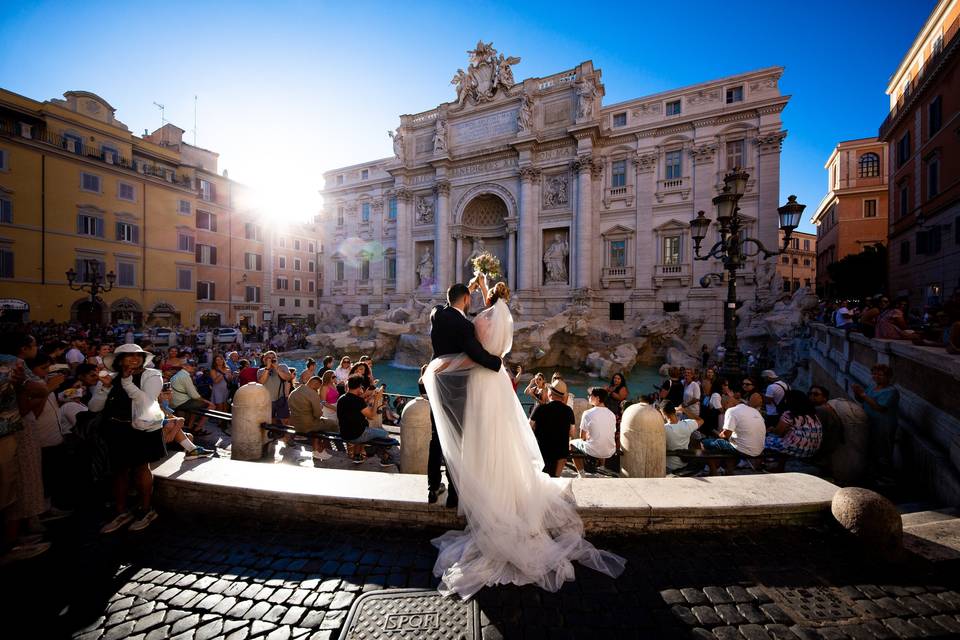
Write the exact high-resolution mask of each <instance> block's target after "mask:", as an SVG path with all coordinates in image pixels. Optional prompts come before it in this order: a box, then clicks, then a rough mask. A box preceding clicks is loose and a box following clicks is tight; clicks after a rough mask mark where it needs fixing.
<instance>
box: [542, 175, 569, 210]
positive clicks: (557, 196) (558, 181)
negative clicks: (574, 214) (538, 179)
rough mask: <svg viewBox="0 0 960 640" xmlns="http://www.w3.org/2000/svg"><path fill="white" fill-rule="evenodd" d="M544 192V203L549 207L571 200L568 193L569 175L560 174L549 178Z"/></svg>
mask: <svg viewBox="0 0 960 640" xmlns="http://www.w3.org/2000/svg"><path fill="white" fill-rule="evenodd" d="M545 186H546V189H545V190H544V193H543V204H544V206H547V207H559V206H563V205H565V204H567V203H568V202H569V196H568V195H567V176H566V175H565V174H559V175H555V176H550V177H549V178H547V184H546V185H545Z"/></svg>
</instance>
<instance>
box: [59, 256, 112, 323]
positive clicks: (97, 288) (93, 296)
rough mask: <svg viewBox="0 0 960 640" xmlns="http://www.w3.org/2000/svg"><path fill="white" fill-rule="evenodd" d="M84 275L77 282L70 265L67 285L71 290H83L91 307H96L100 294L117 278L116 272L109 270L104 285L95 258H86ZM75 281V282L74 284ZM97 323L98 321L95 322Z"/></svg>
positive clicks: (110, 288)
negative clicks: (87, 295)
mask: <svg viewBox="0 0 960 640" xmlns="http://www.w3.org/2000/svg"><path fill="white" fill-rule="evenodd" d="M86 265H87V266H86V272H87V273H86V275H85V277H83V279H81V280H80V281H79V282H77V276H78V274H77V272H76V271H74V270H73V268H72V267H71V268H70V269H68V270H67V285H68V286H69V287H70V290H71V291H84V292H86V293H89V294H90V304H91V305H92V306H93V308H96V306H97V303H98V302H102V300H100V294H101V293H106V292H107V291H111V290H112V289H113V283H114V282H116V280H117V274H115V273H114V272H113V271H110V272H109V273H107V275H106V281H107V283H106V285H104V284H103V279H102V276H101V275H100V267H99V264H98V263H97V261H96V260H87V261H86ZM74 283H77V284H74ZM97 324H99V321H98V322H97Z"/></svg>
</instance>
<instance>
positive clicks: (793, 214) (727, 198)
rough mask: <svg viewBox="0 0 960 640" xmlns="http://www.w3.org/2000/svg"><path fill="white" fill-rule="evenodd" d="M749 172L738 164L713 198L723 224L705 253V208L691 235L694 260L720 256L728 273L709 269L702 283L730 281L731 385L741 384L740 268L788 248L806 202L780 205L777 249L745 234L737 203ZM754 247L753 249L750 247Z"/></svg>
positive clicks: (726, 312)
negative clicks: (780, 237)
mask: <svg viewBox="0 0 960 640" xmlns="http://www.w3.org/2000/svg"><path fill="white" fill-rule="evenodd" d="M749 179H750V175H749V174H748V173H747V172H746V171H743V170H741V169H739V168H737V169H734V170H733V171H731V172H730V173H728V174H727V175H726V176H725V177H724V179H723V182H724V186H723V190H722V191H721V192H720V194H719V195H718V196H717V197H715V198H714V199H713V205H714V206H715V207H716V208H717V224H718V225H719V227H720V239H719V240H717V242H716V243H714V245H713V246H712V247H710V250H709V251H707V252H706V254H705V255H700V249H701V246H700V245H701V244H702V243H703V240H704V238H706V237H707V233H708V232H709V231H710V225H711V222H712V221H711V220H710V218H708V217H707V216H706V213H704V212H703V211H698V212H697V217H695V218H694V219H693V220H691V221H690V236H691V237H692V238H693V247H694V259H695V260H720V261H722V262H723V268H724V270H725V271H726V273H708V274H707V275H705V276H703V278H701V279H700V285H701V286H703V287H709V286H710V284H711V282H712V281H714V280H716V281H718V282H722V281H724V280H726V281H727V301H726V303H724V308H723V328H724V334H725V335H724V340H723V346H724V348H725V349H726V353H725V354H724V358H723V365H722V367H721V373H722V375H723V376H724V377H726V378H727V380H729V381H730V384H731V385H738V384H739V381H740V376H741V375H742V373H743V372H742V370H741V368H740V349H739V346H738V345H737V270H738V269H740V268H742V267H743V265H744V263H745V262H746V259H747V258H752V257H753V256H757V255H761V254H762V255H763V259H764V260H766V259H768V258H771V257H773V256H777V255H780V254H781V253H783V252H784V251H786V248H787V246H788V245H789V243H790V236H791V234H792V233H793V230H794V229H796V228H797V226H798V225H799V224H800V216H801V215H802V214H803V210H804V209H805V208H806V205H803V204H800V203H798V202H797V197H796V196H790V197H789V198H787V204H785V205H783V206H782V207H779V208H778V209H777V215H778V216H779V218H780V230H781V231H783V246H782V247H780V248H779V249H777V250H773V251H771V250H769V249H767V248H766V247H765V246H764V245H763V243H762V242H760V241H759V240H757V239H756V238H748V237H744V235H743V228H742V227H743V220H742V219H741V217H740V208H739V207H738V206H737V203H738V202H739V201H740V198H741V197H743V194H744V193H745V192H746V190H747V181H748V180H749ZM751 247H752V248H753V250H751Z"/></svg>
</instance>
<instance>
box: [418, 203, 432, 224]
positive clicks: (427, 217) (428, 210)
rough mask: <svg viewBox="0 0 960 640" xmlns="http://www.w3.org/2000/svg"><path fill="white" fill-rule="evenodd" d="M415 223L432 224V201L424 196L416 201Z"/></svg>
mask: <svg viewBox="0 0 960 640" xmlns="http://www.w3.org/2000/svg"><path fill="white" fill-rule="evenodd" d="M417 224H433V203H432V202H430V201H428V200H427V199H426V198H420V201H419V202H418V203H417Z"/></svg>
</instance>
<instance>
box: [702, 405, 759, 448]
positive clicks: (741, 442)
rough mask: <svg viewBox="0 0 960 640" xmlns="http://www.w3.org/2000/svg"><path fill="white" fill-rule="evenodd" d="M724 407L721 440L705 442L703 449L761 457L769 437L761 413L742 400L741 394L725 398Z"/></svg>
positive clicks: (710, 439)
mask: <svg viewBox="0 0 960 640" xmlns="http://www.w3.org/2000/svg"><path fill="white" fill-rule="evenodd" d="M723 406H724V408H725V409H726V411H724V413H723V429H722V430H721V431H720V437H719V438H708V439H706V440H704V441H703V443H702V444H703V448H704V449H707V450H712V451H725V452H728V453H740V454H742V455H744V456H749V457H753V456H759V455H760V454H761V453H763V443H764V440H765V439H766V437H767V426H766V425H765V424H764V422H763V416H762V415H760V412H759V411H757V410H756V409H754V408H753V407H751V406H750V405H748V404H744V403H743V402H742V401H741V400H740V396H739V394H737V395H735V396H734V397H733V398H725V399H724V401H723Z"/></svg>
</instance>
